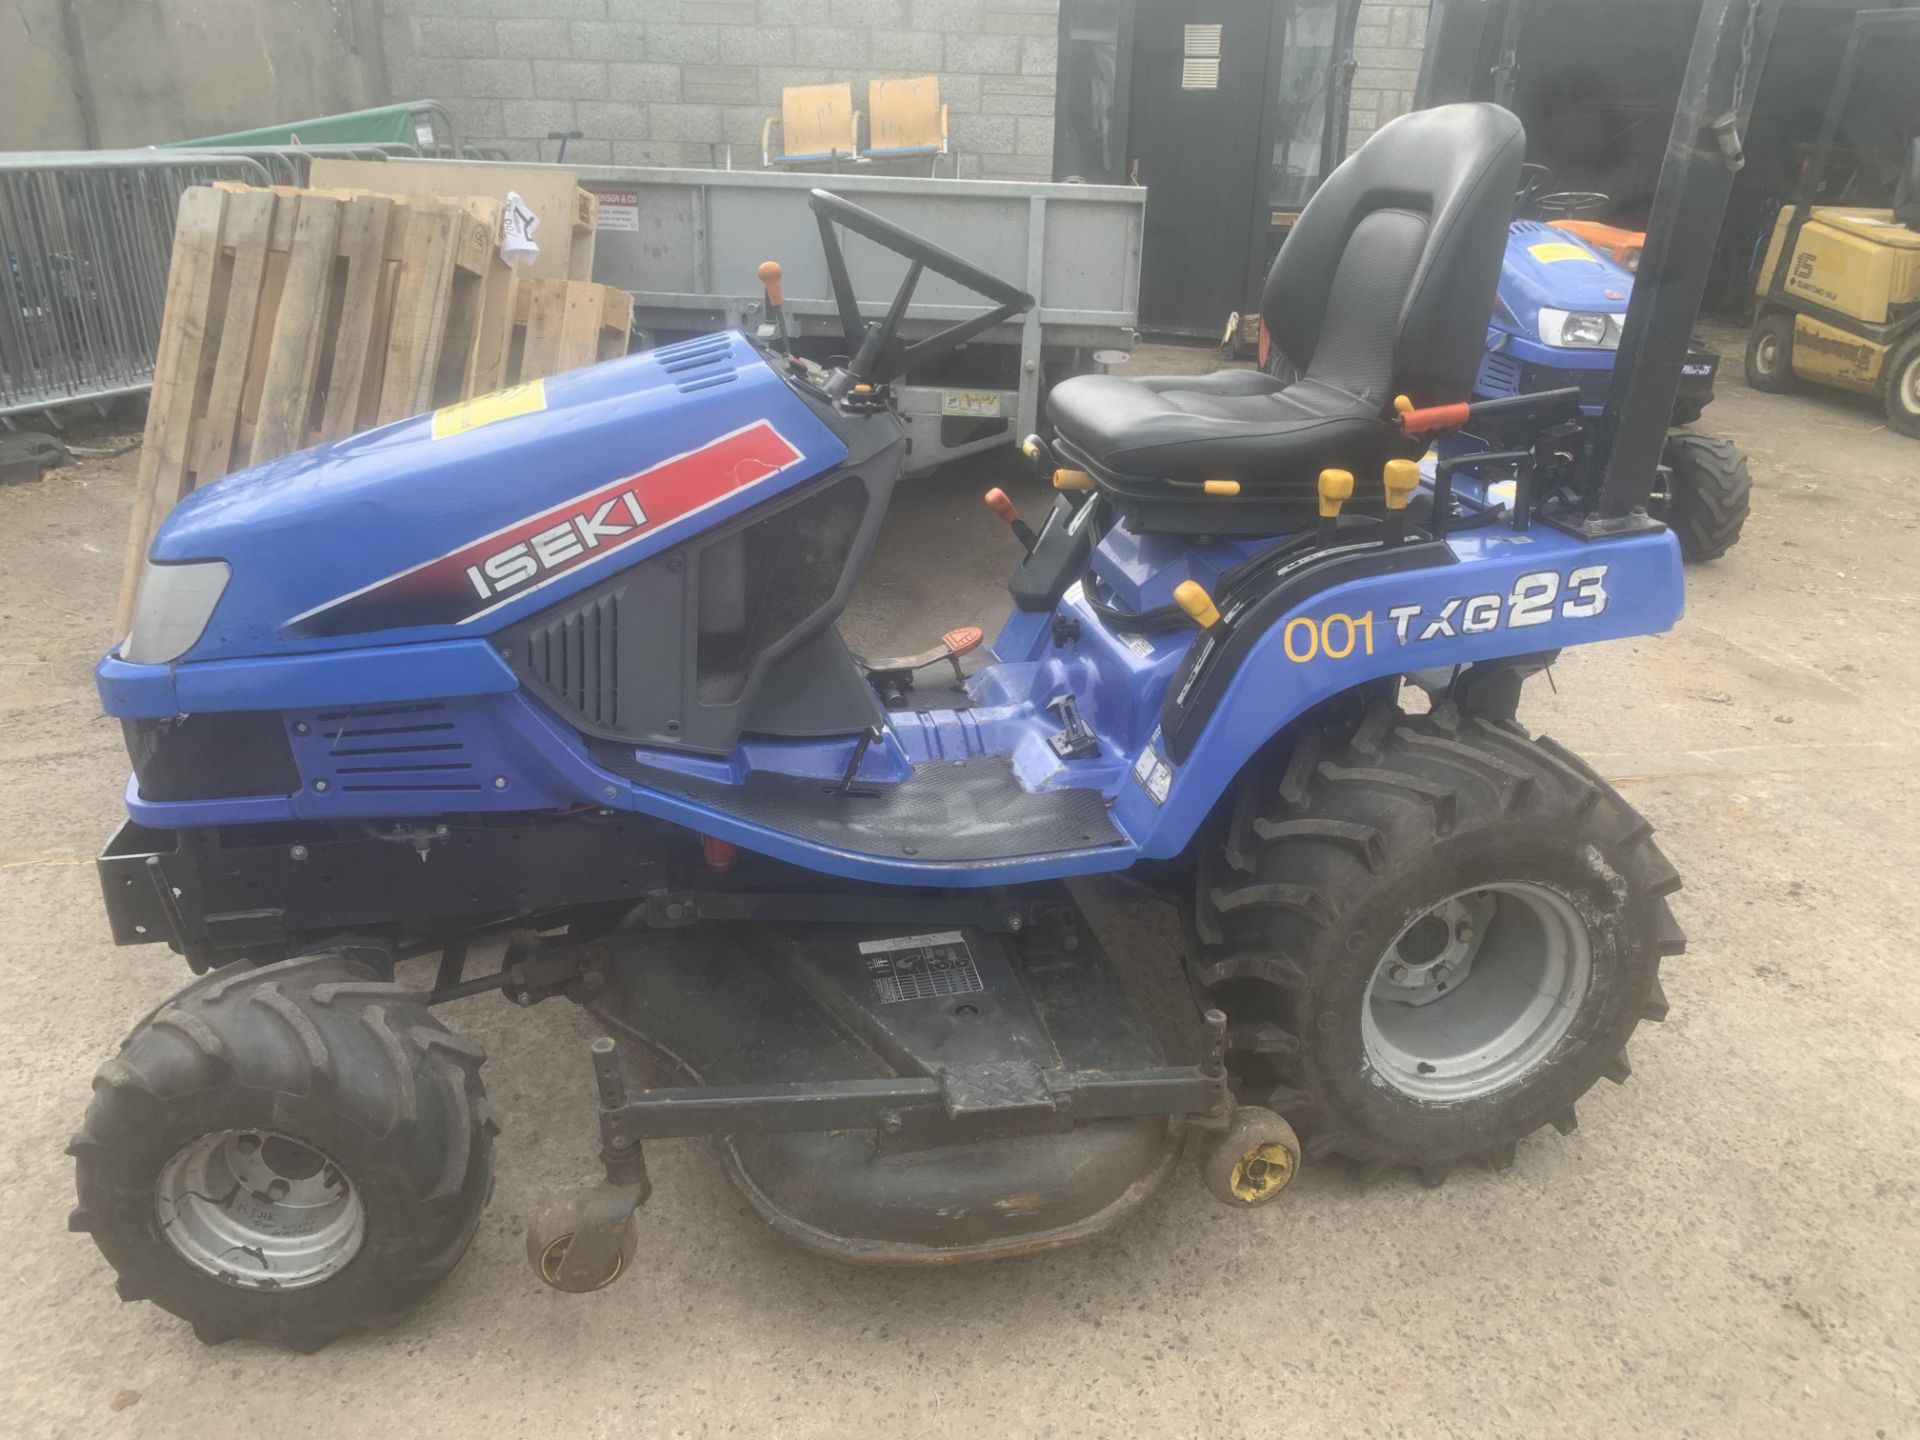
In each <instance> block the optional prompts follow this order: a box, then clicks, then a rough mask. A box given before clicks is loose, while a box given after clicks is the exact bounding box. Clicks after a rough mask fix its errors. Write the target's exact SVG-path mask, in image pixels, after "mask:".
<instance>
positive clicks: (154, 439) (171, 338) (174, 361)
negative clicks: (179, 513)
mask: <svg viewBox="0 0 1920 1440" xmlns="http://www.w3.org/2000/svg"><path fill="white" fill-rule="evenodd" d="M226 199H227V197H226V196H224V195H222V194H221V193H220V192H219V191H217V190H202V189H193V190H189V191H187V192H186V193H185V194H184V195H182V196H181V197H180V210H179V213H178V217H177V219H176V220H175V223H174V232H173V268H172V270H171V271H170V272H169V273H168V275H167V303H166V310H165V313H164V315H163V317H162V319H161V322H160V344H159V347H158V349H157V350H156V351H155V353H154V364H153V396H152V399H151V400H150V401H149V402H148V407H147V429H146V436H145V439H144V441H143V443H142V445H141V447H140V471H139V475H138V477H137V479H136V480H135V484H134V499H133V520H132V524H131V525H130V526H129V528H128V532H127V558H126V570H125V573H124V574H123V575H122V576H121V580H120V599H119V602H118V604H117V606H116V607H115V613H114V622H113V624H114V636H115V638H116V639H117V638H118V637H120V636H123V635H125V634H126V633H127V629H128V627H129V626H131V625H132V624H133V607H134V600H135V597H136V595H137V593H138V590H139V586H140V575H141V572H142V571H143V570H144V569H145V568H146V559H147V547H148V546H149V545H151V544H152V543H153V532H154V530H155V529H156V528H158V526H159V523H160V520H161V519H162V517H164V516H165V514H166V512H167V510H169V509H171V508H172V504H173V499H174V497H175V496H176V495H177V493H178V488H179V485H180V481H181V479H182V478H183V476H184V475H185V474H186V469H187V466H186V457H187V456H188V454H189V453H190V451H189V448H188V447H189V444H190V441H191V438H192V428H193V405H194V399H195V390H196V387H195V386H194V385H191V384H183V383H182V381H183V380H184V378H185V377H186V376H188V375H197V374H198V372H199V369H200V356H201V351H202V350H203V349H204V347H205V345H206V338H207V336H206V325H207V316H208V312H209V309H210V307H211V304H212V293H213V279H214V271H215V270H216V269H217V268H218V266H219V263H220V223H221V220H222V219H223V218H224V215H225V212H226ZM162 496H165V497H166V503H165V504H164V505H163V504H162V503H161V497H162Z"/></svg>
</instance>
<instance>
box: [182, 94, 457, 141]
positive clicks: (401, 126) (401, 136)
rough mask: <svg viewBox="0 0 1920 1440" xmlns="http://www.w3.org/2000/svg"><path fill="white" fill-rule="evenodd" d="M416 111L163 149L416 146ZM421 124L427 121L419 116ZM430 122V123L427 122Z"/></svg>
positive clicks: (389, 109)
mask: <svg viewBox="0 0 1920 1440" xmlns="http://www.w3.org/2000/svg"><path fill="white" fill-rule="evenodd" d="M416 113H420V112H418V111H416V109H415V107H414V106H411V105H382V106H380V107H378V108H377V109H373V110H355V111H353V112H352V113H351V114H347V115H321V116H317V117H316V118H314V119H312V120H295V121H294V122H293V123H291V124H289V125H263V126H261V127H260V128H259V129H258V130H241V131H239V132H237V133H235V134H232V135H207V136H203V137H202V138H200V139H198V140H172V141H169V142H168V144H167V146H166V147H164V148H170V149H171V148H179V147H189V146H190V147H197V148H199V149H202V150H207V149H219V148H220V147H221V146H223V145H391V144H400V145H418V144H421V143H423V141H422V140H421V138H420V137H417V136H416V135H415V133H414V116H415V115H416ZM420 118H421V120H423V121H426V120H427V117H426V115H425V114H424V113H420ZM428 123H431V122H428Z"/></svg>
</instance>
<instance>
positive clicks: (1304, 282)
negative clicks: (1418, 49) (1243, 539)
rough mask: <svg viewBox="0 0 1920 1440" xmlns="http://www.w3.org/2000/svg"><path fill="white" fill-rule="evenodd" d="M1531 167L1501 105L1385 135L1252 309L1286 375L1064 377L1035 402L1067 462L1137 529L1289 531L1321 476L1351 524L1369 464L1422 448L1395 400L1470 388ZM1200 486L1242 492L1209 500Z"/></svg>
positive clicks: (1427, 114)
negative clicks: (1333, 484)
mask: <svg viewBox="0 0 1920 1440" xmlns="http://www.w3.org/2000/svg"><path fill="white" fill-rule="evenodd" d="M1525 152H1526V136H1525V133H1524V132H1523V131H1522V129H1521V126H1520V122H1519V120H1517V119H1516V118H1514V116H1513V115H1512V114H1511V113H1510V112H1508V111H1506V110H1503V109H1501V108H1500V107H1499V106H1497V105H1486V104H1464V105H1443V106H1440V107H1438V108H1437V109H1432V110H1422V111H1418V112H1416V113H1414V114H1411V115H1404V116H1402V117H1400V118H1399V119H1397V120H1394V121H1392V122H1391V123H1389V124H1387V125H1385V126H1383V127H1382V128H1381V129H1380V130H1379V132H1378V133H1377V134H1375V135H1374V136H1373V138H1372V139H1370V140H1368V141H1367V143H1366V144H1365V145H1363V146H1361V147H1360V149H1359V150H1357V151H1356V152H1355V153H1354V154H1353V155H1352V156H1350V157H1349V158H1348V159H1347V161H1346V162H1345V163H1344V164H1342V165H1341V166H1340V167H1339V168H1337V169H1336V170H1335V171H1334V172H1333V173H1332V174H1331V175H1329V176H1328V177H1327V179H1326V181H1325V183H1323V184H1322V185H1321V186H1320V188H1319V190H1318V191H1316V192H1315V194H1314V196H1313V199H1312V200H1310V201H1308V203H1307V207H1306V209H1305V210H1304V211H1302V212H1301V215H1300V218H1299V220H1298V221H1297V222H1296V223H1295V224H1294V227H1293V230H1292V232H1291V233H1290V234H1289V235H1288V236H1287V239H1286V243H1285V244H1284V245H1282V246H1281V248H1280V255H1279V258H1278V259H1276V260H1275V261H1274V263H1273V269H1272V271H1271V272H1269V273H1268V275H1267V283H1266V288H1265V290H1264V291H1263V293H1262V295H1261V300H1260V313H1261V316H1262V317H1263V318H1264V319H1265V321H1266V325H1267V334H1268V336H1269V338H1270V340H1271V343H1272V344H1273V345H1275V346H1277V347H1278V348H1279V350H1280V351H1281V352H1282V353H1283V354H1284V355H1285V356H1286V357H1287V359H1288V360H1290V361H1291V362H1292V364H1293V366H1294V368H1295V370H1296V371H1297V373H1298V375H1299V378H1298V379H1296V380H1293V381H1286V380H1281V379H1276V378H1274V377H1273V376H1271V375H1268V374H1265V373H1263V372H1260V371H1254V370H1222V371H1217V372H1216V373H1214V374H1212V375H1192V376H1189V375H1178V376H1164V377H1157V378H1145V379H1130V378H1123V377H1121V376H1117V375H1085V376H1078V377H1075V378H1074V379H1071V380H1066V381H1063V382H1061V383H1060V384H1059V385H1058V386H1056V387H1055V388H1054V390H1053V393H1052V394H1051V395H1050V396H1049V397H1048V400H1047V418H1048V419H1049V420H1050V421H1051V422H1052V424H1053V427H1054V431H1055V437H1056V440H1057V442H1058V449H1059V452H1060V454H1061V457H1062V459H1063V460H1064V461H1065V463H1066V464H1067V465H1069V466H1079V467H1081V468H1084V469H1085V470H1087V471H1088V472H1089V473H1090V474H1091V475H1092V476H1093V477H1094V481H1095V483H1096V485H1097V486H1098V488H1099V490H1100V491H1101V492H1102V493H1103V494H1105V495H1106V496H1107V498H1108V499H1109V500H1110V501H1112V502H1113V504H1114V505H1115V507H1116V508H1117V509H1118V510H1119V511H1120V513H1121V515H1122V516H1123V517H1125V518H1126V520H1127V521H1128V523H1129V524H1130V525H1131V526H1132V527H1133V528H1134V529H1136V530H1156V531H1172V532H1178V533H1188V534H1195V533H1205V534H1215V535H1218V534H1275V533H1279V532H1281V531H1287V530H1294V529H1298V528H1300V527H1301V526H1302V525H1303V524H1309V523H1311V521H1312V518H1313V517H1314V516H1315V515H1316V514H1317V511H1318V492H1317V482H1318V477H1319V473H1320V471H1321V470H1322V469H1323V468H1326V467H1335V468H1338V469H1342V470H1350V471H1352V472H1353V474H1354V477H1355V485H1354V498H1353V502H1352V504H1351V505H1350V506H1349V507H1348V508H1349V509H1350V510H1356V511H1360V512H1363V513H1364V512H1366V511H1368V510H1372V511H1376V512H1377V511H1378V510H1380V509H1381V507H1382V504H1383V497H1382V493H1381V485H1380V472H1381V467H1382V465H1383V464H1384V463H1385V462H1386V461H1387V460H1388V459H1390V458H1392V457H1393V456H1396V455H1406V456H1411V455H1418V454H1419V453H1420V452H1421V450H1422V449H1423V448H1424V446H1423V445H1422V444H1421V443H1419V442H1413V441H1409V440H1408V439H1407V437H1405V436H1404V435H1402V434H1401V433H1400V430H1399V427H1398V426H1397V425H1396V424H1395V423H1394V418H1393V399H1394V397H1395V396H1396V395H1407V396H1410V397H1411V398H1412V400H1413V402H1414V403H1415V404H1416V405H1422V406H1425V405H1438V404H1445V403H1448V402H1452V401H1457V400H1464V399H1466V398H1467V396H1468V394H1469V392H1470V391H1471V388H1472V384H1473V377H1474V374H1475V372H1476V371H1477V370H1478V368H1479V364H1480V357H1481V352H1482V350H1483V348H1484V346H1485V341H1486V332H1487V317H1488V315H1489V314H1491V313H1492V310H1493V295H1494V287H1495V285H1496V283H1497V282H1498V280H1499V277H1500V259H1501V255H1502V253H1503V251H1504V249H1505V245H1506V234H1507V222H1508V220H1509V219H1510V218H1511V217H1512V212H1513V195H1514V191H1515V189H1516V188H1517V186H1518V184H1519V179H1520V164H1521V161H1522V159H1523V158H1524V156H1525ZM1208 480H1230V481H1236V482H1238V485H1239V493H1238V494H1237V495H1231V494H1209V493H1208V492H1207V491H1206V490H1205V488H1204V483H1205V482H1206V481H1208ZM1217 488H1220V489H1224V488H1226V487H1217Z"/></svg>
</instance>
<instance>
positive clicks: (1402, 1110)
mask: <svg viewBox="0 0 1920 1440" xmlns="http://www.w3.org/2000/svg"><path fill="white" fill-rule="evenodd" d="M1650 834H1651V827H1649V826H1648V825H1647V823H1646V822H1645V821H1644V820H1642V819H1641V818H1640V817H1639V816H1638V815H1636V814H1635V813H1634V812H1633V810H1632V809H1631V808H1630V807H1629V806H1628V805H1627V804H1626V802H1625V801H1624V800H1622V799H1621V798H1620V796H1619V795H1618V794H1616V793H1615V792H1614V791H1613V790H1612V789H1610V788H1609V787H1608V786H1607V785H1606V784H1605V783H1604V782H1603V781H1601V780H1600V779H1599V778H1598V776H1596V775H1595V774H1594V773H1593V772H1592V771H1591V770H1589V769H1588V768H1587V767H1586V766H1584V765H1582V764H1581V763H1580V762H1579V761H1578V760H1576V759H1574V758H1573V757H1572V756H1571V755H1569V754H1568V753H1567V752H1565V751H1563V750H1560V749H1559V748H1558V747H1557V746H1554V745H1553V744H1552V743H1551V742H1550V741H1544V740H1542V741H1535V740H1532V739H1530V738H1528V736H1527V734H1526V732H1525V731H1524V730H1522V729H1521V728H1520V727H1519V726H1517V725H1515V724H1513V723H1512V722H1510V721H1498V720H1489V719H1484V718H1476V717H1469V716H1463V715H1459V714H1457V713H1455V712H1454V711H1453V710H1452V708H1451V706H1450V705H1443V706H1442V707H1441V709H1440V710H1438V711H1436V713H1434V714H1431V715H1424V716H1417V717H1415V716H1408V715H1404V714H1402V713H1401V712H1400V711H1399V710H1398V709H1397V708H1396V707H1395V706H1393V705H1391V704H1388V703H1378V704H1376V705H1375V706H1374V707H1373V708H1372V709H1370V710H1369V712H1368V713H1367V715H1366V717H1365V718H1364V719H1363V720H1362V721H1361V723H1360V724H1359V725H1358V726H1357V727H1354V728H1352V729H1350V730H1344V731H1343V730H1334V731H1327V732H1322V731H1318V730H1316V731H1310V732H1307V733H1305V734H1303V735H1301V736H1300V737H1299V738H1298V740H1297V741H1296V742H1295V745H1294V747H1293V751H1292V754H1291V756H1290V757H1289V758H1288V760H1287V762H1286V764H1285V765H1284V767H1283V768H1282V769H1280V770H1279V771H1278V772H1266V773H1261V772H1251V773H1249V774H1248V775H1247V776H1246V777H1244V778H1243V780H1242V782H1241V790H1240V793H1239V795H1238V797H1237V800H1236V803H1235V806H1234V809H1233V812H1232V816H1231V819H1230V821H1229V823H1228V825H1227V828H1226V832H1225V833H1224V835H1222V836H1221V837H1220V839H1219V841H1218V842H1217V845H1216V847H1215V848H1214V850H1213V852H1212V853H1211V854H1210V855H1209V856H1208V857H1207V859H1206V860H1205V861H1204V862H1203V864H1202V867H1201V872H1200V893H1199V897H1198V905H1197V909H1196V926H1195V929H1196V935H1195V939H1196V944H1195V945H1194V948H1193V959H1192V977H1193V980H1194V982H1195V985H1196V988H1197V989H1198V990H1199V991H1200V992H1201V994H1202V997H1203V1001H1204V1003H1206V1004H1209V1005H1215V1006H1218V1007H1219V1008H1221V1009H1223V1010H1225V1011H1226V1013H1227V1015H1228V1017H1229V1022H1230V1024H1229V1030H1228V1037H1229V1046H1230V1051H1229V1060H1230V1069H1231V1071H1232V1073H1233V1076H1234V1078H1235V1080H1236V1082H1237V1084H1238V1085H1239V1087H1240V1090H1241V1093H1242V1096H1243V1098H1244V1099H1245V1100H1246V1101H1247V1102H1249V1103H1254V1104H1265V1105H1267V1106H1269V1107H1271V1108H1272V1109H1273V1110H1276V1111H1278V1112H1280V1113H1281V1114H1283V1115H1284V1116H1285V1117H1286V1118H1287V1119H1288V1120H1289V1121H1290V1122H1291V1123H1292V1124H1293V1125H1295V1126H1296V1127H1298V1128H1299V1129H1300V1130H1301V1132H1302V1133H1303V1135H1305V1136H1306V1139H1307V1153H1308V1154H1309V1155H1321V1154H1328V1153H1335V1154H1342V1155H1346V1156H1350V1157H1352V1158H1354V1159H1356V1160H1358V1161H1360V1162H1361V1163H1362V1165H1363V1166H1364V1167H1365V1169H1366V1171H1367V1172H1368V1173H1370V1174H1374V1175H1377V1174H1383V1173H1385V1172H1386V1171H1387V1170H1389V1169H1391V1168H1393V1167H1395V1166H1410V1167H1413V1168H1414V1169H1416V1170H1418V1171H1419V1172H1420V1173H1421V1174H1422V1176H1423V1177H1424V1178H1425V1179H1426V1180H1427V1181H1428V1182H1429V1183H1435V1184H1437V1183H1438V1182H1439V1181H1440V1180H1441V1179H1443V1178H1444V1177H1445V1176H1446V1174H1447V1173H1448V1171H1449V1170H1450V1169H1452V1168H1453V1167H1454V1166H1455V1165H1457V1164H1459V1163H1461V1162H1463V1161H1469V1160H1484V1161H1487V1162H1489V1163H1491V1164H1493V1165H1495V1166H1496V1167H1504V1166H1505V1165H1506V1164H1507V1163H1509V1162H1510V1160H1511V1159H1512V1156H1513V1153H1514V1147H1515V1144H1516V1142H1517V1141H1519V1140H1520V1139H1521V1138H1522V1137H1523V1136H1526V1135H1529V1134H1531V1133H1532V1132H1533V1131H1535V1130H1537V1129H1539V1128H1540V1127H1541V1126H1543V1125H1549V1124H1551V1125H1554V1126H1555V1127H1557V1128H1559V1129H1561V1130H1562V1131H1565V1130H1567V1129H1570V1128H1572V1126H1573V1124H1574V1123H1575V1118H1574V1104H1575V1102H1576V1101H1577V1100H1579V1099H1580V1097H1581V1096H1582V1095H1584V1094H1585V1093H1586V1092H1587V1090H1588V1089H1589V1088H1591V1087H1592V1086H1593V1085H1594V1084H1595V1082H1596V1081H1598V1080H1599V1079H1601V1078H1602V1077H1603V1076H1604V1077H1607V1078H1610V1079H1613V1080H1616V1081H1618V1080H1624V1079H1625V1078H1626V1076H1627V1060H1626V1046H1627V1041H1628V1039H1629V1037H1630V1036H1631V1035H1632V1034H1633V1031H1634V1028H1635V1027H1636V1026H1637V1025H1638V1024H1639V1022H1640V1021H1641V1020H1643V1019H1660V1018H1663V1017H1664V1015H1665V1013H1666V1001H1665V999H1664V998H1663V996H1662V994H1661V990H1660V980H1659V963H1660V957H1661V956H1663V955H1672V954H1677V953H1678V952H1679V951H1680V950H1681V949H1682V948H1684V940H1683V938H1682V936H1681V934H1680V931H1679V928H1678V926H1677V925H1676V924H1675V922H1674V918H1673V914H1672V912H1671V910H1669V908H1668V906H1667V902H1666V899H1665V898H1664V897H1665V896H1666V895H1667V894H1669V893H1670V892H1671V891H1673V890H1674V889H1676V888H1678V886H1679V883H1680V882H1679V877H1678V876H1677V875H1676V874H1675V873H1674V870H1673V867H1672V866H1671V865H1669V864H1668V863H1667V861H1666V859H1665V857H1664V856H1662V855H1661V853H1660V852H1659V850H1658V849H1656V848H1655V846H1654V845H1653V843H1652V841H1651V839H1650V838H1649V836H1650Z"/></svg>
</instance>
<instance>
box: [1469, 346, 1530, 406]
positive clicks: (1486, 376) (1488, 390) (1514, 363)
mask: <svg viewBox="0 0 1920 1440" xmlns="http://www.w3.org/2000/svg"><path fill="white" fill-rule="evenodd" d="M1520 371H1521V365H1520V362H1519V361H1518V360H1516V359H1514V358H1513V357H1512V356H1511V355H1502V354H1500V353H1499V352H1498V351H1497V350H1490V351H1488V352H1487V354H1486V355H1485V356H1484V357H1483V358H1482V359H1481V361H1480V377H1479V379H1477V380H1475V381H1474V382H1473V388H1474V390H1475V391H1476V392H1477V393H1478V394H1481V395H1518V394H1519V393H1520Z"/></svg>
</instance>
